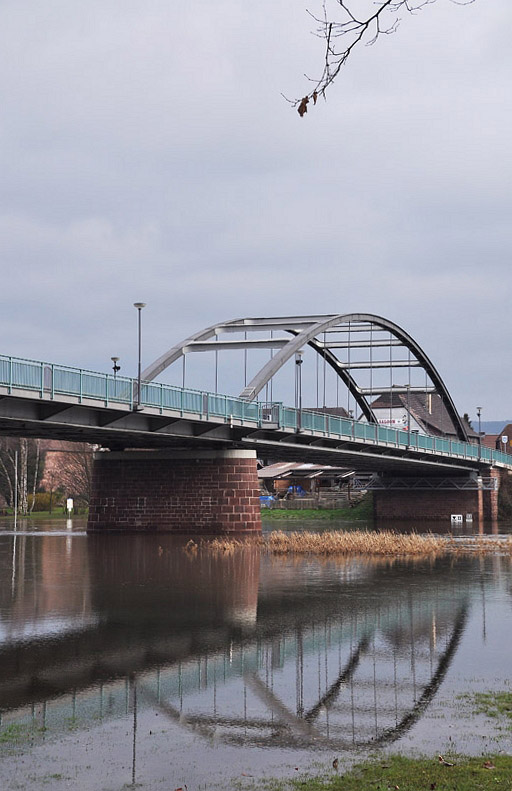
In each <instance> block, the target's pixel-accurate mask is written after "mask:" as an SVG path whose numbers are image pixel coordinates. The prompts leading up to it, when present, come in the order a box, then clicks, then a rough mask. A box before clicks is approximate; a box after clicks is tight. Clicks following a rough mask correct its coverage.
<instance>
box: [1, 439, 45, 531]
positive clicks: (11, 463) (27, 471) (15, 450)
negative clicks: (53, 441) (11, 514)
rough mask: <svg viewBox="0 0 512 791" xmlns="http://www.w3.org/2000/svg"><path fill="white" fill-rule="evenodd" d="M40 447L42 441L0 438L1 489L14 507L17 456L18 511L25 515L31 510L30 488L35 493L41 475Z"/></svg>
mask: <svg viewBox="0 0 512 791" xmlns="http://www.w3.org/2000/svg"><path fill="white" fill-rule="evenodd" d="M39 446H40V441H39V440H35V439H26V438H25V437H20V438H17V437H1V438H0V488H1V489H3V491H4V493H6V494H7V498H8V502H9V505H10V506H11V507H12V506H14V499H15V498H14V490H15V486H16V456H17V459H18V461H17V495H18V510H19V512H20V513H21V514H25V515H26V514H27V513H28V509H29V496H28V495H29V486H30V488H31V490H32V492H33V493H34V492H35V491H36V489H37V486H38V484H39V478H40V475H41V465H40V447H39ZM32 501H33V500H32Z"/></svg>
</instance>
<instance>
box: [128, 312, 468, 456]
mask: <svg viewBox="0 0 512 791" xmlns="http://www.w3.org/2000/svg"><path fill="white" fill-rule="evenodd" d="M236 333H238V334H240V335H243V338H240V339H229V338H228V339H224V338H223V339H221V337H220V336H225V335H233V334H236ZM255 333H257V334H259V336H261V335H262V334H263V335H265V334H266V333H268V335H269V337H263V338H262V337H258V338H254V337H252V338H251V337H248V336H249V335H251V334H255ZM306 346H309V347H310V348H312V349H313V350H314V351H315V352H316V353H317V354H318V355H319V357H320V358H321V359H323V361H324V363H325V365H328V366H330V368H331V369H333V370H334V371H335V373H336V375H337V376H338V377H339V379H340V380H341V381H342V383H343V384H344V385H345V386H346V388H347V389H348V391H349V392H350V394H351V395H352V397H353V398H354V399H355V401H356V403H357V405H358V407H359V408H360V410H361V412H362V414H363V415H364V417H365V418H366V419H367V420H368V421H370V422H372V423H377V422H378V421H377V419H376V417H375V414H374V413H373V411H372V408H371V400H372V398H374V397H375V396H377V395H381V394H382V393H389V392H390V390H392V392H393V393H402V394H403V393H407V394H411V393H425V394H426V393H435V394H437V395H439V396H440V397H441V399H442V402H443V404H444V407H445V408H446V411H447V412H448V415H449V417H450V420H451V422H452V423H453V426H454V428H455V431H456V433H457V436H458V438H459V439H460V440H462V441H464V442H468V433H467V429H466V426H465V424H464V422H463V421H462V419H461V418H460V416H459V414H458V412H457V410H456V408H455V405H454V403H453V401H452V398H451V396H450V394H449V392H448V390H447V388H446V386H445V384H444V382H443V380H442V379H441V376H440V375H439V373H438V371H437V370H436V368H435V366H434V364H433V363H432V361H431V360H430V359H429V358H428V357H427V355H426V354H425V352H424V351H423V350H422V349H421V347H420V346H419V345H418V344H417V343H416V341H415V340H414V339H413V338H412V337H411V336H410V335H409V334H408V333H407V332H405V330H403V329H402V328H401V327H399V326H398V325H397V324H394V323H393V322H391V321H388V319H385V318H382V317H381V316H375V315H372V314H369V313H345V314H328V315H315V316H288V317H277V318H276V317H274V318H238V319H232V320H230V321H225V322H221V323H219V324H214V325H212V326H211V327H207V328H206V329H203V330H200V331H199V332H197V333H194V334H193V335H191V336H190V337H188V338H186V339H185V340H183V341H182V342H181V343H178V344H177V345H175V346H173V347H171V348H170V349H169V350H168V351H167V352H165V354H163V355H162V356H161V357H159V358H158V359H157V360H155V361H154V362H153V363H152V364H151V365H149V366H148V367H147V368H146V369H145V370H144V371H143V372H142V379H143V380H144V381H146V382H150V381H152V380H153V379H155V377H156V376H158V375H159V374H160V373H161V372H162V371H164V370H165V369H166V368H168V367H169V366H170V365H172V363H174V362H175V361H176V360H178V359H180V358H183V362H184V360H185V356H186V355H187V354H191V353H195V352H211V351H214V352H215V353H218V352H219V351H224V350H229V349H231V350H233V349H234V350H236V349H241V350H244V351H245V353H246V354H247V352H248V351H249V350H250V349H255V348H257V349H265V348H267V349H268V350H269V351H270V355H271V356H270V359H269V361H268V362H267V363H266V364H265V365H263V366H262V367H261V369H260V370H259V371H258V372H257V373H256V375H255V376H254V377H253V378H252V379H251V381H250V382H248V383H246V384H245V387H244V389H243V390H242V392H241V393H240V398H243V399H244V400H247V401H253V400H254V399H256V398H257V396H258V394H259V393H260V392H261V391H262V390H263V388H264V387H265V386H266V385H267V384H268V383H269V382H271V380H272V377H273V376H274V375H275V374H276V373H277V372H278V371H279V370H280V368H281V367H282V366H283V365H284V364H285V363H286V362H287V361H288V360H290V359H292V358H293V357H294V356H295V355H296V354H297V353H298V352H300V351H301V350H302V349H304V348H305V347H306ZM394 348H397V349H398V350H400V349H402V353H403V354H402V356H401V357H396V356H394V355H393V350H394ZM362 349H366V350H368V355H369V358H368V359H357V353H358V352H357V350H362ZM383 349H384V350H385V349H388V350H389V354H388V355H387V359H385V360H383V359H377V358H375V359H374V355H373V353H374V351H375V352H376V355H378V354H379V352H380V353H382V351H381V350H383ZM354 355H356V356H354ZM363 356H364V355H363ZM395 368H408V369H411V368H421V369H423V370H424V372H425V380H426V381H425V387H415V386H411V384H410V382H409V384H408V385H398V386H397V385H393V384H391V385H390V386H386V387H383V386H377V385H373V383H372V385H371V386H370V387H364V386H362V385H359V384H358V383H357V381H356V373H357V372H358V371H363V370H365V369H366V370H369V371H370V372H373V371H374V370H375V371H376V370H378V369H389V370H390V372H391V371H392V370H393V369H395ZM427 379H428V380H430V384H429V385H428V384H427Z"/></svg>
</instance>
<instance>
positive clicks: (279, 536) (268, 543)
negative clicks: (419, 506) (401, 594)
mask: <svg viewBox="0 0 512 791" xmlns="http://www.w3.org/2000/svg"><path fill="white" fill-rule="evenodd" d="M446 543H447V542H446V540H445V539H443V538H439V537H436V536H433V535H426V536H423V535H418V534H416V533H412V534H408V535H407V534H401V533H393V532H391V531H387V532H382V533H374V532H371V531H369V530H354V531H350V532H341V531H334V530H333V531H330V532H324V533H308V532H292V533H284V532H282V531H281V530H276V531H274V532H272V533H270V534H269V535H267V536H257V537H256V536H251V537H248V538H241V539H237V538H215V539H213V540H210V541H201V547H204V548H207V549H209V550H210V551H213V552H216V553H219V554H231V553H232V552H234V551H235V550H237V549H243V548H244V547H247V546H260V547H261V548H262V549H263V550H265V551H267V552H268V553H270V554H272V555H289V554H293V555H317V556H324V557H326V556H333V555H381V556H382V555H385V556H393V555H409V556H411V555H412V556H414V555H415V556H420V555H421V556H425V555H437V554H440V553H441V552H444V551H445V549H446Z"/></svg>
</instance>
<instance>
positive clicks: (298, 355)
mask: <svg viewBox="0 0 512 791" xmlns="http://www.w3.org/2000/svg"><path fill="white" fill-rule="evenodd" d="M303 355H304V352H303V351H300V352H295V409H296V410H297V431H300V430H301V428H302V372H301V366H302V363H303V362H304V361H303V359H302V358H303Z"/></svg>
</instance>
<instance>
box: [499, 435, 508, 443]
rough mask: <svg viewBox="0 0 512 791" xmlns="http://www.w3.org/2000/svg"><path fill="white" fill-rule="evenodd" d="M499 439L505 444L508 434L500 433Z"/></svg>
mask: <svg viewBox="0 0 512 791" xmlns="http://www.w3.org/2000/svg"><path fill="white" fill-rule="evenodd" d="M501 441H502V442H503V444H504V445H506V444H507V442H508V435H507V434H502V436H501Z"/></svg>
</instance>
